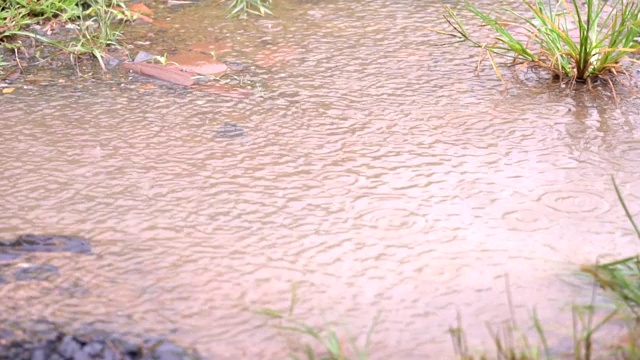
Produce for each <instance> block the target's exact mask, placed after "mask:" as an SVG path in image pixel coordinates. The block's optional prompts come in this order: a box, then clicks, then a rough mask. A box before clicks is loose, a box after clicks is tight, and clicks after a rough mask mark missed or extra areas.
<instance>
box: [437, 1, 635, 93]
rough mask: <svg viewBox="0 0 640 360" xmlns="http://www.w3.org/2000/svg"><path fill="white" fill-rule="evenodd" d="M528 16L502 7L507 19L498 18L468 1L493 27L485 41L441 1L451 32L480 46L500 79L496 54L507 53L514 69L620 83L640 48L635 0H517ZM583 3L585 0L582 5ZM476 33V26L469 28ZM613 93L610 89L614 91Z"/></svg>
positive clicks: (468, 7)
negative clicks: (628, 62)
mask: <svg viewBox="0 0 640 360" xmlns="http://www.w3.org/2000/svg"><path fill="white" fill-rule="evenodd" d="M522 2H523V4H524V5H525V6H526V8H527V9H528V10H529V11H528V12H529V14H528V15H527V16H525V15H521V14H519V13H516V12H515V11H513V10H506V14H507V15H509V16H510V18H511V20H505V21H502V20H499V19H498V18H497V17H495V16H493V15H492V14H491V13H489V12H483V11H481V10H480V9H478V8H477V7H475V6H473V5H471V4H468V5H467V7H466V8H467V9H468V10H469V11H470V12H471V13H472V14H474V15H475V16H476V17H478V18H479V19H480V20H481V21H482V23H483V24H484V25H487V26H488V27H489V28H491V29H492V30H493V31H494V32H495V33H496V37H495V39H493V40H490V41H482V40H477V39H475V38H474V37H473V36H472V33H471V32H470V31H468V30H467V28H466V27H465V26H464V24H463V23H462V21H461V20H460V18H459V17H458V15H457V14H456V13H455V12H454V10H453V9H452V8H450V7H448V6H447V7H446V9H447V15H445V18H446V20H447V22H448V23H449V25H450V26H451V27H452V29H453V30H454V31H455V32H454V33H452V34H449V35H453V36H456V37H458V38H460V39H462V40H463V41H468V42H470V43H471V44H473V45H474V46H477V47H479V48H481V49H483V50H484V51H485V54H486V56H487V58H488V59H489V61H490V62H491V64H492V66H493V68H494V70H495V71H496V74H497V75H498V76H499V77H500V78H501V79H502V75H501V73H500V71H499V69H498V65H497V62H496V58H498V57H501V58H506V59H508V60H509V62H510V65H512V66H515V67H516V72H517V71H521V70H523V69H526V68H542V69H545V70H548V71H549V72H551V73H552V74H554V75H555V76H556V77H558V78H560V79H568V80H569V81H570V82H572V83H574V82H576V81H581V82H582V81H584V82H588V83H589V84H591V81H592V79H604V80H606V81H608V82H609V84H612V79H616V80H618V81H620V82H622V83H625V84H626V82H625V81H624V80H623V79H622V77H623V76H627V72H626V71H625V69H624V67H623V66H622V64H621V63H622V62H623V60H626V59H629V60H631V59H630V58H629V57H628V55H629V54H632V53H636V52H638V51H640V44H639V43H638V42H636V41H635V39H636V38H637V37H638V35H639V34H640V4H639V3H638V2H637V1H634V0H585V1H584V2H583V1H578V0H574V1H571V0H554V1H551V0H535V1H534V0H522ZM583 3H584V5H582V4H583ZM474 34H475V32H474ZM614 95H615V94H614Z"/></svg>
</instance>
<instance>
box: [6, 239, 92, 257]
mask: <svg viewBox="0 0 640 360" xmlns="http://www.w3.org/2000/svg"><path fill="white" fill-rule="evenodd" d="M3 247H5V248H8V251H3V250H2V248H3ZM14 251H19V252H72V253H82V254H89V253H91V245H89V242H88V241H87V240H86V239H84V238H81V237H75V236H66V235H33V234H27V235H22V236H20V237H18V238H17V239H15V240H9V241H7V240H4V241H0V252H1V253H3V254H6V253H8V252H9V253H10V252H14Z"/></svg>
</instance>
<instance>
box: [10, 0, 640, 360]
mask: <svg viewBox="0 0 640 360" xmlns="http://www.w3.org/2000/svg"><path fill="white" fill-rule="evenodd" d="M487 3H490V2H487ZM156 4H157V3H156ZM487 6H495V5H491V4H489V5H487ZM149 7H150V8H152V9H153V8H154V3H153V2H151V3H150V4H149ZM155 11H156V14H155V19H156V21H161V22H163V23H166V26H164V27H161V26H155V25H151V24H150V25H144V26H140V27H136V28H134V29H131V30H129V31H130V33H129V36H130V38H131V39H132V41H138V42H139V44H138V45H136V46H137V48H136V49H140V50H145V51H149V52H156V53H159V54H163V53H165V52H167V53H169V54H172V53H175V52H177V51H200V52H203V51H204V52H207V51H209V52H210V51H214V52H216V58H217V59H219V60H220V61H221V62H224V63H225V64H227V66H230V67H231V66H235V67H236V68H235V71H236V73H235V74H236V75H237V76H239V77H243V79H245V80H244V81H250V82H251V84H252V86H251V89H252V91H253V93H252V94H251V96H248V97H241V98H234V97H224V96H218V95H216V94H212V93H208V92H204V91H198V90H193V89H189V88H182V87H179V86H168V85H162V84H161V83H158V82H153V81H149V80H140V78H139V77H137V75H131V76H132V77H134V79H133V82H132V81H130V80H128V79H127V78H128V77H129V75H127V76H125V77H123V78H120V77H118V76H116V77H114V78H112V79H108V80H104V81H100V80H99V79H98V80H95V79H94V80H91V81H88V82H84V83H83V84H84V85H82V86H80V85H78V84H79V83H78V82H77V81H75V80H68V81H67V82H65V83H59V82H52V83H50V84H48V85H40V86H29V87H26V88H20V89H18V90H16V91H15V92H14V93H12V94H10V95H4V96H2V97H1V98H0V104H1V106H2V112H1V114H0V139H1V141H0V154H2V156H1V157H0V194H2V195H1V196H0V239H9V238H14V237H15V236H16V235H18V234H22V233H60V234H69V235H77V236H82V237H86V238H88V239H90V240H91V246H92V250H93V254H92V255H87V256H80V257H78V256H75V255H74V254H67V253H47V254H29V255H27V256H25V257H24V258H21V259H20V261H22V262H25V263H39V264H50V265H54V266H56V268H57V269H59V273H60V275H59V276H57V277H55V278H53V279H51V280H48V281H45V282H8V283H6V284H1V285H0V298H1V299H2V301H1V302H0V317H5V318H10V319H16V318H24V319H38V318H43V317H44V318H47V319H51V320H56V321H60V322H64V323H67V324H70V325H73V324H78V323H86V322H89V323H96V324H103V323H104V324H108V325H105V326H110V327H113V328H118V329H120V330H121V331H131V332H136V333H143V332H149V333H154V334H166V335H169V336H171V337H172V338H174V339H177V340H178V341H179V342H181V343H183V344H186V345H193V346H196V347H197V348H198V349H199V350H200V352H202V353H203V354H206V355H209V356H211V357H213V358H216V359H226V358H228V359H276V358H284V355H285V354H286V349H285V344H286V341H285V339H283V337H282V336H281V334H279V333H278V332H277V331H275V330H273V329H271V328H269V327H267V326H264V319H263V318H261V317H260V316H258V315H256V314H254V313H252V312H251V311H250V310H254V309H260V308H264V307H271V308H276V309H282V310H286V309H287V307H288V305H289V298H290V289H291V285H292V284H293V283H296V284H297V288H298V298H299V304H298V306H297V308H296V314H298V316H299V317H300V318H301V319H304V320H305V321H308V322H309V323H311V324H318V325H319V324H321V323H322V322H323V321H325V320H327V321H330V320H340V321H345V322H347V323H348V325H349V329H350V331H351V332H352V333H360V334H364V333H365V332H366V329H367V328H368V326H369V325H370V323H371V321H372V319H373V318H374V317H375V315H376V313H378V312H380V313H381V318H380V322H379V324H378V325H377V327H376V331H375V333H374V336H373V339H372V341H373V342H372V353H373V356H372V358H373V359H392V358H395V359H442V358H449V357H451V356H452V349H451V346H450V339H449V338H448V335H447V330H448V328H449V326H451V325H454V324H455V317H456V310H459V311H460V313H461V316H462V320H463V324H464V325H465V326H466V327H467V330H468V333H469V336H470V340H471V342H472V343H473V344H474V345H478V346H480V344H482V343H483V342H484V341H487V339H486V330H485V328H484V325H480V324H484V321H496V322H498V321H500V320H504V319H506V318H508V316H509V315H508V309H507V298H506V292H505V280H504V275H505V274H509V277H510V281H511V291H512V293H513V298H514V303H515V305H516V309H515V310H516V313H517V314H518V316H520V317H521V318H522V319H523V320H522V321H524V320H526V317H527V314H528V309H530V308H531V307H533V306H536V307H537V310H538V313H539V316H540V319H541V321H542V323H543V324H545V325H546V327H547V328H548V333H549V336H550V337H551V336H554V335H558V338H559V339H569V338H570V336H571V334H570V330H569V325H568V324H570V322H569V321H570V312H569V311H568V308H569V305H570V304H571V302H572V301H576V302H580V303H583V302H586V301H588V299H589V292H590V287H589V282H588V281H587V280H586V279H585V278H582V277H579V276H577V275H576V270H577V266H578V265H579V264H581V263H585V262H592V261H594V260H595V258H596V257H597V256H598V255H601V254H610V255H626V254H629V253H632V252H634V251H637V249H638V244H637V243H636V240H634V238H633V236H632V233H631V229H630V226H629V224H628V222H627V220H626V219H625V217H624V213H623V211H622V209H621V208H620V206H619V205H618V203H617V200H616V195H615V193H614V191H613V188H612V185H611V181H610V176H611V175H615V177H616V178H617V180H618V182H619V184H620V187H621V189H622V191H623V192H624V193H625V195H626V199H627V200H628V204H629V205H630V208H631V210H632V212H634V213H636V214H638V213H639V212H640V196H638V194H637V191H635V190H637V189H638V188H640V180H639V179H640V176H639V175H640V130H639V129H638V126H639V122H638V121H639V120H638V119H639V118H640V116H639V115H640V106H639V105H640V102H639V100H637V99H636V98H634V97H633V96H632V95H631V94H628V93H626V92H625V91H624V90H623V91H621V92H620V93H619V94H618V95H619V96H620V104H619V106H617V107H616V106H615V104H614V103H613V101H611V100H608V99H606V98H603V97H599V96H596V95H594V94H592V93H590V92H589V91H586V90H584V89H583V90H580V89H578V90H576V91H574V92H571V91H567V90H566V89H561V88H558V87H557V86H556V85H553V84H551V85H550V84H549V83H548V82H547V81H546V80H542V81H537V80H535V79H532V78H526V77H525V78H523V79H521V81H518V82H516V83H514V84H512V86H510V88H509V90H508V91H506V92H505V91H503V85H502V84H501V83H500V81H499V80H497V79H496V78H495V75H494V74H493V73H492V70H491V69H490V68H489V67H486V68H484V69H483V70H482V71H481V72H480V74H479V75H478V76H475V75H474V69H475V60H476V56H477V53H476V52H474V51H472V50H470V49H469V48H467V47H465V46H464V45H451V46H438V44H440V43H442V42H444V41H447V39H446V38H443V37H441V36H438V35H435V34H434V33H432V32H429V28H433V27H438V26H443V23H442V20H441V19H442V17H441V14H442V9H441V6H440V5H439V2H437V1H409V0H403V1H395V0H394V1H382V0H381V1H368V2H366V4H365V2H362V1H336V0H326V1H316V2H313V1H294V0H290V1H287V2H282V3H280V5H279V6H278V7H277V8H276V9H275V12H276V13H277V14H278V17H269V18H265V19H259V18H255V19H254V18H252V19H249V20H247V21H245V22H237V21H230V20H225V19H224V8H222V7H220V6H218V2H217V1H214V2H201V3H197V4H192V5H179V6H175V7H173V6H172V7H166V8H162V7H160V6H159V5H158V6H157V8H155ZM150 34H151V35H150ZM145 39H146V40H145ZM145 42H148V43H145ZM198 49H200V50H198ZM136 81H137V82H136ZM145 84H152V86H143V85H145Z"/></svg>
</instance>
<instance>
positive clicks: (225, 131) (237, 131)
mask: <svg viewBox="0 0 640 360" xmlns="http://www.w3.org/2000/svg"><path fill="white" fill-rule="evenodd" d="M244 135H245V131H244V129H243V128H242V127H240V126H238V125H236V124H234V123H224V124H222V126H220V127H219V128H218V130H217V131H216V134H215V137H217V138H225V139H234V138H239V137H242V136H244Z"/></svg>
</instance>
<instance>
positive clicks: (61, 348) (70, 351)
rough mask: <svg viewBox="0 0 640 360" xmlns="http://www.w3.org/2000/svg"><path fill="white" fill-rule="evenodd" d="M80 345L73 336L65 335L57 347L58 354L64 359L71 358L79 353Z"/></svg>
mask: <svg viewBox="0 0 640 360" xmlns="http://www.w3.org/2000/svg"><path fill="white" fill-rule="evenodd" d="M81 350H82V345H80V343H79V342H77V341H76V340H75V339H74V338H73V336H71V335H67V336H65V337H64V338H63V339H62V342H61V343H60V345H58V352H59V353H60V355H62V356H64V357H65V358H69V359H71V358H73V357H74V356H75V354H76V353H77V352H81Z"/></svg>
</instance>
